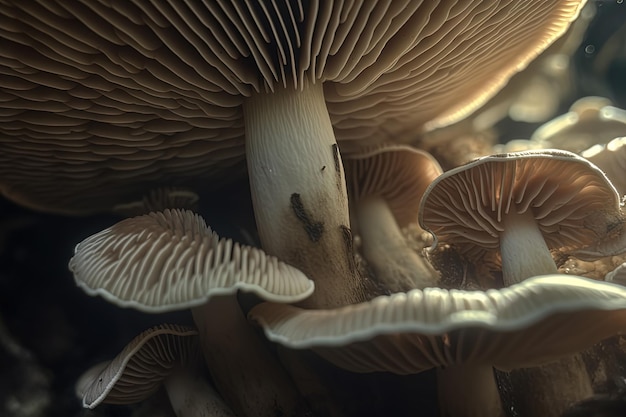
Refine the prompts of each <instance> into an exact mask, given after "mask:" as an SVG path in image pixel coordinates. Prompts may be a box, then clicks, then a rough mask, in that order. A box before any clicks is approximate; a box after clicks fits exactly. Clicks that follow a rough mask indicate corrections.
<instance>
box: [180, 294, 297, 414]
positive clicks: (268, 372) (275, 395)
mask: <svg viewBox="0 0 626 417" xmlns="http://www.w3.org/2000/svg"><path fill="white" fill-rule="evenodd" d="M192 314H193V318H194V321H195V323H196V326H198V331H199V335H200V342H201V345H202V351H203V354H204V359H205V362H206V364H207V367H208V369H209V371H210V372H211V376H212V378H213V381H214V383H215V385H216V387H217V389H218V390H219V392H220V393H221V394H222V396H223V397H224V398H225V400H226V401H227V403H228V404H230V406H231V407H233V410H234V411H235V412H236V414H237V415H239V416H242V417H243V416H245V417H251V416H255V417H271V416H275V415H289V416H297V415H300V413H301V412H302V411H303V408H304V407H303V404H302V403H303V400H302V398H301V396H300V394H299V393H298V392H297V391H296V389H295V386H294V384H293V380H292V379H291V377H290V376H289V375H288V374H287V371H286V370H285V369H284V368H283V366H282V365H281V364H280V362H279V361H278V359H277V358H276V357H275V356H274V355H273V354H272V352H271V351H270V350H269V348H268V346H267V345H266V344H265V343H264V342H263V340H262V339H261V338H260V337H259V335H258V334H257V333H256V332H255V331H254V328H253V327H252V326H251V325H250V324H249V323H248V321H247V320H246V318H245V316H244V315H243V312H242V311H241V309H240V307H239V304H238V303H237V300H236V299H235V297H234V296H222V297H216V298H212V299H211V300H210V301H209V302H208V303H206V304H204V305H203V306H200V307H196V308H194V309H193V310H192Z"/></svg>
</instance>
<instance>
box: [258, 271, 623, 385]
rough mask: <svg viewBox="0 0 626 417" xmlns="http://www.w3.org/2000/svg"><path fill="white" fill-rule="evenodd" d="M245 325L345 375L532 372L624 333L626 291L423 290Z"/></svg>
mask: <svg viewBox="0 0 626 417" xmlns="http://www.w3.org/2000/svg"><path fill="white" fill-rule="evenodd" d="M249 317H250V318H251V320H252V321H254V322H256V323H258V324H259V325H261V326H262V327H263V329H264V331H265V334H266V336H267V337H268V338H269V339H270V340H272V341H274V342H277V343H279V344H281V345H283V346H287V347H289V348H294V349H313V350H314V351H315V352H317V353H318V354H320V355H321V356H323V357H324V358H326V359H327V360H329V361H330V362H333V363H334V364H336V365H337V366H340V367H342V368H345V369H348V370H351V371H354V372H377V371H387V372H394V373H398V374H409V373H418V372H422V371H424V370H427V369H430V368H434V367H438V366H448V365H462V364H473V365H490V366H491V365H494V366H496V367H501V368H504V369H508V368H513V367H522V366H531V365H536V364H540V363H542V362H546V361H549V360H553V359H556V358H558V357H560V356H564V355H567V354H571V353H574V352H576V351H579V350H582V349H584V348H587V347H589V346H591V345H592V344H594V343H596V342H598V341H600V340H602V339H604V338H607V337H610V336H612V335H614V334H617V333H619V332H620V331H622V330H623V329H624V326H626V290H625V289H624V288H623V287H620V286H618V285H615V284H610V283H604V282H598V281H594V280H590V279H586V278H580V277H572V276H567V277H564V276H563V275H546V276H539V277H533V278H529V279H527V280H525V281H524V282H522V283H520V284H516V285H513V286H511V287H507V288H503V289H501V290H488V291H486V292H483V291H459V290H450V291H448V290H443V289H439V288H427V289H425V290H423V291H422V290H413V291H410V292H408V293H399V294H393V295H391V296H381V297H378V298H376V299H374V300H372V301H370V302H367V303H362V304H358V305H352V306H347V307H343V308H339V309H334V310H302V309H298V308H297V307H294V306H287V305H278V304H272V303H263V304H260V305H258V306H256V307H254V308H253V309H252V310H251V312H250V314H249Z"/></svg>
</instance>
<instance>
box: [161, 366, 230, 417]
mask: <svg viewBox="0 0 626 417" xmlns="http://www.w3.org/2000/svg"><path fill="white" fill-rule="evenodd" d="M164 385H165V388H166V391H167V396H168V397H169V399H170V404H171V405H172V409H173V410H174V413H175V414H176V416H177V417H194V416H213V417H235V413H233V411H232V410H231V409H230V407H229V406H228V405H227V404H226V403H225V402H224V400H223V399H222V398H221V397H220V395H219V394H218V393H217V392H216V391H215V389H214V388H213V387H212V386H211V385H210V384H209V383H208V382H207V381H205V380H204V379H203V378H202V376H201V375H198V374H197V373H196V372H194V371H193V370H190V369H177V370H176V371H174V372H173V373H172V374H171V375H169V376H168V377H167V378H166V379H165V381H164Z"/></svg>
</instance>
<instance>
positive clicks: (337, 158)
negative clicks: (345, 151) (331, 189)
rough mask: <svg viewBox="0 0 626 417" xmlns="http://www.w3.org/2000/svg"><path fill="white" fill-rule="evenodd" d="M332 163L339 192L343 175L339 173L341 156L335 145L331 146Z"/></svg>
mask: <svg viewBox="0 0 626 417" xmlns="http://www.w3.org/2000/svg"><path fill="white" fill-rule="evenodd" d="M332 152H333V161H334V163H335V183H336V184H337V188H338V189H339V190H342V189H343V186H342V185H343V174H342V172H341V154H340V153H339V146H338V145H337V144H336V143H333V145H332Z"/></svg>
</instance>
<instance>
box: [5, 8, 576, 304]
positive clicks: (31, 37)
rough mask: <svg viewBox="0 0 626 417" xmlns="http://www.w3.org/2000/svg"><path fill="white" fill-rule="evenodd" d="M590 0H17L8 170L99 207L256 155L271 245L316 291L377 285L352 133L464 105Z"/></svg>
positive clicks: (366, 137) (259, 200) (418, 120)
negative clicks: (352, 215) (360, 215)
mask: <svg viewBox="0 0 626 417" xmlns="http://www.w3.org/2000/svg"><path fill="white" fill-rule="evenodd" d="M582 3H583V2H582V1H578V0H552V1H544V2H541V3H535V2H516V1H504V0H502V1H498V0H492V1H480V2H449V1H441V2H422V1H408V0H407V1H393V2H367V1H360V2H348V3H344V2H322V3H320V2H300V1H293V2H287V3H281V4H280V5H279V4H278V3H271V4H265V3H263V2H236V1H233V2H218V3H215V2H199V1H191V0H189V1H186V2H176V3H172V4H170V3H163V2H161V1H151V2H146V1H127V2H114V3H112V4H104V3H102V2H98V1H94V0H92V1H85V2H81V3H71V4H69V3H64V2H47V3H46V4H45V5H44V4H40V3H36V2H15V3H12V4H10V5H7V6H5V7H4V8H2V9H1V10H0V13H1V14H2V15H3V16H5V17H6V19H5V23H4V24H3V31H2V32H1V33H2V43H3V48H2V51H1V52H0V58H2V66H1V67H0V71H1V73H2V74H3V77H2V81H0V83H1V84H0V86H1V88H2V91H1V92H2V96H1V97H0V98H1V101H2V103H5V104H3V106H5V107H4V112H3V114H2V116H0V117H1V118H0V120H1V121H2V123H0V137H2V141H1V142H0V143H1V145H0V167H2V168H1V170H0V178H2V180H1V185H0V187H1V190H2V193H3V194H5V195H6V196H8V197H9V198H11V199H13V200H15V201H18V202H20V203H21V204H24V205H28V206H30V207H34V208H39V209H46V210H52V211H59V212H65V213H71V214H75V213H90V212H94V211H100V210H103V209H106V208H107V207H110V206H111V205H114V204H117V203H119V202H120V201H122V200H123V201H128V200H132V196H134V195H136V194H137V193H140V192H141V190H143V189H145V187H146V186H147V185H148V186H150V187H154V186H155V185H161V183H162V182H164V181H168V183H169V185H173V186H176V185H180V184H181V183H185V184H187V183H188V184H187V185H188V186H190V187H191V188H193V189H200V188H199V187H200V186H204V187H207V186H209V185H211V186H215V185H218V184H223V183H224V181H226V179H227V178H232V177H235V176H236V174H237V172H241V173H242V172H243V161H244V159H245V160H246V162H247V167H248V175H249V177H250V183H251V192H252V198H253V203H254V210H255V217H256V220H257V225H258V229H259V234H260V239H261V243H262V246H263V248H264V250H265V251H266V252H267V253H268V254H270V255H273V256H277V257H278V258H280V259H281V260H282V261H284V262H287V263H290V264H292V265H295V266H297V267H298V268H299V269H301V270H302V271H303V272H304V273H305V274H307V276H309V277H310V278H311V279H313V280H315V281H316V283H317V285H316V292H315V294H313V296H312V297H310V298H309V299H307V301H306V303H307V304H308V305H310V306H314V307H328V306H337V305H345V304H349V303H352V302H358V301H362V300H364V299H367V298H368V297H369V294H366V293H365V291H364V289H363V288H362V285H361V281H360V279H359V277H358V276H357V274H356V272H355V270H354V265H353V262H352V260H351V256H352V254H351V245H350V240H351V236H350V234H349V223H348V220H349V215H348V208H347V201H346V191H345V181H344V178H343V168H342V162H341V156H340V153H339V148H338V144H337V140H339V141H341V145H342V152H344V151H346V152H349V151H350V148H361V147H363V146H366V145H372V144H376V143H380V142H382V141H385V140H387V138H389V137H393V138H394V141H397V142H407V141H410V140H412V139H413V136H414V135H415V132H418V131H420V130H421V129H423V128H425V126H426V125H427V124H429V125H432V126H435V125H442V124H446V123H451V122H452V121H454V120H458V119H460V118H462V117H463V116H465V115H466V114H468V112H470V111H471V110H472V109H475V108H477V107H478V106H480V105H481V104H482V103H483V102H484V101H485V100H487V99H488V98H489V97H490V96H492V95H493V94H494V93H495V92H496V91H497V90H498V89H499V88H500V87H501V86H502V85H503V84H504V83H505V82H506V81H507V79H508V78H510V76H512V74H514V73H515V72H517V71H519V70H520V69H521V68H523V67H524V66H525V65H526V64H527V63H528V62H529V61H530V60H532V59H533V58H534V57H535V56H537V55H538V54H539V53H540V52H541V51H542V50H543V49H545V48H546V47H547V46H548V45H549V44H550V43H551V42H552V41H553V40H554V39H556V38H557V37H558V36H560V35H561V34H562V33H563V32H564V31H565V30H566V29H567V27H568V25H569V24H570V22H571V21H572V20H573V19H574V18H575V17H576V16H577V15H578V13H579V11H580V8H581V7H582ZM494 34H496V35H494ZM42 100H43V101H42ZM244 131H245V134H244ZM244 149H245V150H244ZM323 167H327V168H328V169H326V170H323ZM60 183H62V184H63V185H64V186H63V187H61V188H59V187H58V184H60ZM51 190H54V191H51Z"/></svg>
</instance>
